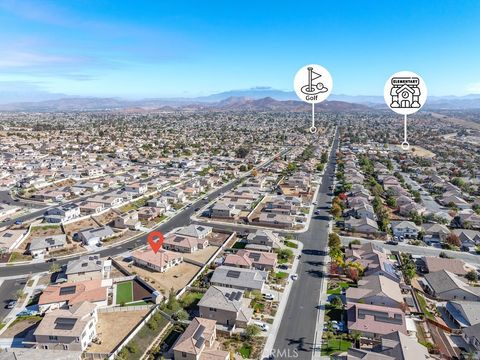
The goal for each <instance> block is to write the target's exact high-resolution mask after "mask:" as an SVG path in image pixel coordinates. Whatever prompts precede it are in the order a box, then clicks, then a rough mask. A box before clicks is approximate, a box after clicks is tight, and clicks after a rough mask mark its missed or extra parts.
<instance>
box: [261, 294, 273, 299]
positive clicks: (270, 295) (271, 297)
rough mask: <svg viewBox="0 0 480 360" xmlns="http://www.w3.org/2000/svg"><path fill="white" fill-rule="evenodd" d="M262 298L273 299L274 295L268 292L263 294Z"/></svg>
mask: <svg viewBox="0 0 480 360" xmlns="http://www.w3.org/2000/svg"><path fill="white" fill-rule="evenodd" d="M263 298H264V299H265V300H273V299H275V297H274V296H273V295H272V294H270V293H268V294H263Z"/></svg>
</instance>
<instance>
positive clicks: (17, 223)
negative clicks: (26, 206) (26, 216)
mask: <svg viewBox="0 0 480 360" xmlns="http://www.w3.org/2000/svg"><path fill="white" fill-rule="evenodd" d="M22 224H23V221H22V220H17V221H15V225H22Z"/></svg>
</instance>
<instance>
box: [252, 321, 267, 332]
mask: <svg viewBox="0 0 480 360" xmlns="http://www.w3.org/2000/svg"><path fill="white" fill-rule="evenodd" d="M254 324H255V325H257V326H258V327H259V328H260V329H262V331H268V329H269V327H268V325H267V324H264V323H262V322H260V321H255V322H254Z"/></svg>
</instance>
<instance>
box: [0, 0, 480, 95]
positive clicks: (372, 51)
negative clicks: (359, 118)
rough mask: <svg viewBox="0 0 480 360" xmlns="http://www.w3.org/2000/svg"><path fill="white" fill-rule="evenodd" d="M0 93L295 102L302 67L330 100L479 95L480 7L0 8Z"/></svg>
mask: <svg viewBox="0 0 480 360" xmlns="http://www.w3.org/2000/svg"><path fill="white" fill-rule="evenodd" d="M0 24H1V25H0V26H1V31H0V42H1V44H2V46H1V48H0V89H2V88H3V90H5V89H14V90H18V91H26V90H27V91H48V92H55V93H64V94H69V95H83V96H85V95H92V96H120V97H126V98H141V97H156V96H198V95H208V94H211V93H215V92H221V91H227V90H232V89H246V88H251V87H256V86H270V87H273V88H276V89H281V90H292V81H293V77H294V75H295V72H296V71H297V69H298V68H300V67H301V66H303V65H305V64H308V63H318V64H321V65H323V66H324V67H326V68H327V69H329V70H330V72H331V74H332V76H333V81H334V89H333V92H334V93H336V94H349V95H381V94H382V92H383V85H384V83H385V81H386V79H387V78H388V77H389V76H390V75H391V74H392V73H394V72H397V71H400V70H412V71H415V72H417V73H419V74H420V75H422V76H423V78H424V79H425V81H426V83H427V86H428V88H429V94H431V95H451V94H453V95H465V94H469V93H480V66H479V65H480V41H479V39H480V2H479V1H475V0H471V1H466V0H465V1H444V0H442V1H438V2H437V1H421V0H416V1H398V0H397V1H386V0H385V1H381V0H378V1H373V0H372V1H360V0H357V1H345V0H344V1H338V0H336V1H335V0H332V1H310V2H300V1H288V2H285V3H282V2H280V1H258V0H257V1H186V0H182V1H141V0H135V1H127V0H122V1H104V0H91V1H87V0H75V1H48V0H39V1H28V0H22V1H13V0H12V1H8V0H7V1H4V0H0Z"/></svg>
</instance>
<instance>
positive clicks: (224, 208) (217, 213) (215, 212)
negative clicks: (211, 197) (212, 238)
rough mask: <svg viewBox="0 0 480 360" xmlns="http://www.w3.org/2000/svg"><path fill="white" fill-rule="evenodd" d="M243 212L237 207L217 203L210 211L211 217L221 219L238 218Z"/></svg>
mask: <svg viewBox="0 0 480 360" xmlns="http://www.w3.org/2000/svg"><path fill="white" fill-rule="evenodd" d="M240 212H241V210H240V209H237V208H236V207H235V205H232V204H225V203H224V202H221V201H217V202H216V203H215V204H214V205H213V206H212V208H211V209H210V217H212V218H219V219H232V218H236V217H238V215H239V214H240Z"/></svg>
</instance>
